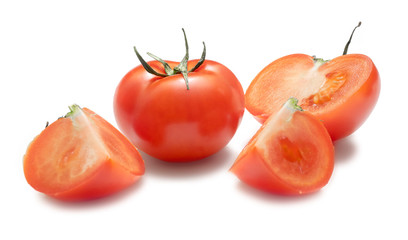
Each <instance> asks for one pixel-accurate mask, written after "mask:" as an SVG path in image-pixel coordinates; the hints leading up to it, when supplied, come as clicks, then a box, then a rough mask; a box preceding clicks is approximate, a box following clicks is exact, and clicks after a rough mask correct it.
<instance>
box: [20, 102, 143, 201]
mask: <svg viewBox="0 0 408 240" xmlns="http://www.w3.org/2000/svg"><path fill="white" fill-rule="evenodd" d="M24 174H25V177H26V179H27V182H28V183H29V184H30V185H31V186H32V187H33V188H34V189H36V190H37V191H39V192H42V193H45V194H47V195H50V196H53V197H55V198H59V199H64V200H87V199H93V198H98V197H102V196H105V195H109V194H111V193H113V192H116V191H119V190H121V189H123V188H125V187H127V186H129V185H131V184H133V183H134V182H135V181H136V180H137V179H138V178H139V177H140V176H141V175H143V174H144V162H143V160H142V158H141V156H140V154H139V152H138V151H137V149H136V148H135V147H134V146H133V145H132V144H131V143H130V142H129V140H128V139H127V138H126V137H124V136H123V135H122V134H121V133H120V132H119V131H118V130H117V129H115V128H114V127H113V126H112V125H110V124H109V123H108V122H107V121H105V120H104V119H103V118H102V117H100V116H99V115H97V114H95V113H94V112H92V111H91V110H89V109H87V108H83V109H82V108H80V107H79V106H77V105H73V106H72V107H71V112H70V113H68V114H67V115H66V116H65V117H63V118H60V119H58V120H57V121H55V122H54V123H53V124H51V125H49V126H48V127H46V129H44V130H43V131H42V132H41V134H40V135H38V136H37V137H36V138H35V139H34V140H33V141H32V142H31V143H30V145H29V147H28V149H27V152H26V154H25V156H24Z"/></svg>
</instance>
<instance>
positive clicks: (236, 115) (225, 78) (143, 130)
mask: <svg viewBox="0 0 408 240" xmlns="http://www.w3.org/2000/svg"><path fill="white" fill-rule="evenodd" d="M183 32H184V30H183ZM184 36H185V34H184ZM185 40H186V39H185ZM135 52H136V54H137V56H138V58H139V60H140V61H141V63H142V65H139V66H137V67H136V68H134V69H132V70H131V71H130V72H129V73H127V74H126V75H125V76H124V78H123V79H122V81H121V82H120V83H119V85H118V87H117V89H116V93H115V96H114V112H115V117H116V121H117V123H118V126H119V128H120V129H121V130H122V132H123V133H124V134H125V135H126V136H127V137H128V138H129V139H130V140H131V141H132V142H133V144H134V145H135V146H136V147H137V148H139V149H140V150H141V151H143V152H145V153H147V154H149V155H151V156H153V157H156V158H159V159H161V160H166V161H174V162H177V161H192V160H197V159H201V158H204V157H207V156H209V155H212V154H214V153H215V152H217V151H219V150H220V149H222V148H223V147H224V146H226V145H227V143H228V142H229V141H230V140H231V138H232V137H233V136H234V134H235V132H236V130H237V128H238V125H239V124H240V122H241V119H242V116H243V113H244V109H245V104H244V92H243V89H242V86H241V84H240V83H239V81H238V79H237V78H236V77H235V75H234V74H233V73H232V72H231V71H230V70H229V69H228V68H227V67H225V66H224V65H222V64H220V63H217V62H215V61H210V60H204V59H205V45H204V51H203V55H202V57H201V59H200V60H191V61H188V45H187V40H186V52H187V53H186V56H185V57H184V58H183V60H182V61H181V63H178V62H171V61H166V62H165V61H163V60H161V59H160V58H158V57H156V56H154V55H152V54H149V55H150V56H152V57H153V58H155V59H156V60H155V61H150V62H145V61H144V60H143V59H142V57H141V56H140V55H139V53H138V52H137V50H136V48H135Z"/></svg>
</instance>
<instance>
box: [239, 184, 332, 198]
mask: <svg viewBox="0 0 408 240" xmlns="http://www.w3.org/2000/svg"><path fill="white" fill-rule="evenodd" d="M237 189H238V191H240V192H242V193H244V194H246V195H248V196H251V197H254V198H256V199H258V200H261V201H264V202H273V203H276V202H278V203H296V202H302V201H307V200H310V199H313V198H316V197H318V196H319V195H320V194H321V191H324V188H323V189H322V190H320V191H317V192H314V193H308V194H304V195H294V196H290V195H280V194H274V193H268V192H265V191H261V190H259V189H256V188H253V187H251V186H249V185H247V184H245V183H243V182H238V183H237Z"/></svg>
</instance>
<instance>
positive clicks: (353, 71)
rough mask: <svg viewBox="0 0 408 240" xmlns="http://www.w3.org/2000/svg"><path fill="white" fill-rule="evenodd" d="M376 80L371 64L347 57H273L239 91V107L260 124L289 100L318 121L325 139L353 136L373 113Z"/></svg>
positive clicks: (366, 59) (360, 57)
mask: <svg viewBox="0 0 408 240" xmlns="http://www.w3.org/2000/svg"><path fill="white" fill-rule="evenodd" d="M379 92H380V78H379V74H378V71H377V68H376V67H375V65H374V63H373V62H372V60H371V59H370V58H369V57H367V56H365V55H362V54H348V55H343V56H340V57H337V58H334V59H333V60H330V61H324V60H322V59H317V58H315V57H312V56H308V55H305V54H293V55H288V56H285V57H282V58H280V59H277V60H276V61H274V62H272V63H271V64H269V65H268V66H267V67H265V68H264V69H263V70H262V71H261V72H260V73H259V74H258V75H257V76H256V77H255V79H254V80H253V81H252V82H251V84H250V86H249V87H248V89H247V91H246V93H245V104H246V108H247V109H248V111H249V112H250V113H251V114H253V115H254V116H255V118H256V119H257V120H258V121H260V122H264V121H265V120H266V119H267V118H268V116H270V115H273V114H275V113H276V112H277V111H278V110H279V108H280V106H281V105H282V104H283V103H284V102H285V101H286V99H288V98H289V97H295V98H297V99H299V101H300V104H299V105H300V106H301V107H302V108H303V109H304V110H305V111H309V112H311V113H312V114H313V115H315V116H316V117H317V118H319V119H320V120H322V121H323V123H324V124H325V126H326V128H327V130H328V131H329V133H330V135H331V138H332V139H333V140H337V139H340V138H343V137H346V136H348V135H350V134H351V133H353V132H354V131H355V130H356V129H357V128H359V127H360V126H361V124H362V123H363V122H364V121H365V120H366V119H367V117H368V116H369V115H370V113H371V111H372V110H373V108H374V106H375V104H376V102H377V100H378V97H379Z"/></svg>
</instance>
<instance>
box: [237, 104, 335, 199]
mask: <svg viewBox="0 0 408 240" xmlns="http://www.w3.org/2000/svg"><path fill="white" fill-rule="evenodd" d="M333 168H334V147H333V144H332V141H331V139H330V136H329V134H328V132H327V130H326V129H325V127H324V125H323V124H322V123H321V122H320V121H319V120H318V119H317V118H316V117H314V116H313V115H311V114H310V113H308V112H303V111H299V110H296V109H295V108H293V107H291V106H290V105H288V103H286V104H285V106H284V107H283V108H281V109H280V110H279V111H278V112H277V113H276V114H275V115H272V116H271V117H269V118H268V119H267V120H266V122H265V123H264V124H263V125H262V127H261V128H260V129H259V130H258V132H257V133H256V134H255V135H254V137H253V138H252V139H251V141H250V142H249V143H248V145H247V146H246V147H245V148H244V149H243V150H242V152H241V153H240V154H239V156H238V158H237V159H236V161H235V163H234V164H233V166H232V167H231V169H230V171H231V172H233V173H234V174H235V175H236V176H237V177H238V178H239V179H240V180H241V181H243V182H244V183H246V184H248V185H250V186H252V187H254V188H257V189H260V190H263V191H267V192H271V193H277V194H283V195H299V194H307V193H312V192H316V191H318V190H319V189H321V188H322V187H324V186H325V185H326V184H327V183H328V181H329V179H330V177H331V175H332V172H333Z"/></svg>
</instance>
